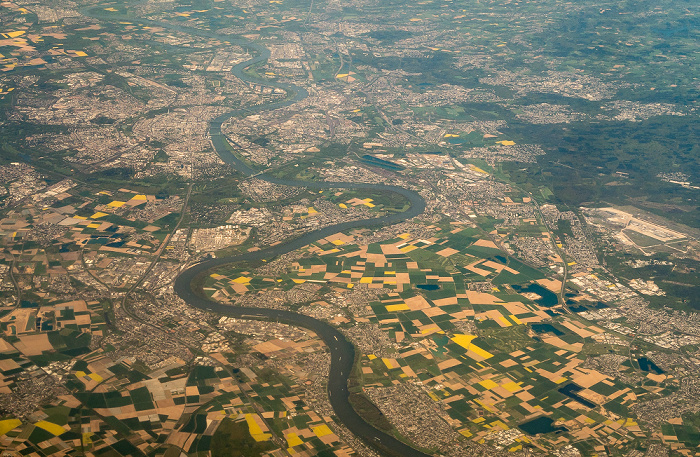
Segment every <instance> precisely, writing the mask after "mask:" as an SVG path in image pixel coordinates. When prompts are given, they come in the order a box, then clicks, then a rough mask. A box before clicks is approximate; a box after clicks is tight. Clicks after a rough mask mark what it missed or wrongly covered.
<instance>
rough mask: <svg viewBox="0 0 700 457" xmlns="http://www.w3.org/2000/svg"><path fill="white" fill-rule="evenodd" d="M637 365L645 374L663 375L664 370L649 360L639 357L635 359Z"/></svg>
mask: <svg viewBox="0 0 700 457" xmlns="http://www.w3.org/2000/svg"><path fill="white" fill-rule="evenodd" d="M637 363H639V368H641V369H642V370H643V371H646V372H651V371H653V372H654V373H656V374H663V373H664V370H662V369H661V368H659V367H658V366H656V364H655V363H654V362H652V361H651V360H649V359H647V358H646V357H640V358H639V359H637Z"/></svg>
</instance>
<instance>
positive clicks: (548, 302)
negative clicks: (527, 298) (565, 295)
mask: <svg viewBox="0 0 700 457" xmlns="http://www.w3.org/2000/svg"><path fill="white" fill-rule="evenodd" d="M511 287H512V288H513V289H514V290H515V291H517V292H530V293H535V294H537V295H539V296H540V297H541V298H538V299H537V300H535V303H537V304H538V305H540V306H546V307H547V308H551V307H552V306H555V305H556V304H557V303H559V297H557V294H555V293H554V292H552V291H550V290H548V289H545V288H544V287H542V286H540V285H539V284H535V283H533V284H529V285H528V286H527V287H523V286H518V285H515V284H514V285H512V286H511Z"/></svg>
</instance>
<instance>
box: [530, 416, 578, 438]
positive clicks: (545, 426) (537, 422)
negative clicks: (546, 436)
mask: <svg viewBox="0 0 700 457" xmlns="http://www.w3.org/2000/svg"><path fill="white" fill-rule="evenodd" d="M553 424H554V421H553V420H552V419H550V418H549V417H546V416H540V417H538V418H537V419H532V420H531V421H527V422H525V423H522V424H520V425H518V428H519V429H520V430H522V431H523V432H525V433H527V434H528V435H537V434H538V433H552V432H555V433H560V432H568V431H569V429H568V428H566V427H563V426H557V427H555V426H554V425H553Z"/></svg>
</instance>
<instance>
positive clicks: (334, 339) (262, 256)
mask: <svg viewBox="0 0 700 457" xmlns="http://www.w3.org/2000/svg"><path fill="white" fill-rule="evenodd" d="M82 13H83V14H84V15H86V16H91V17H94V18H97V19H102V20H109V21H115V20H117V21H120V20H128V21H135V22H138V23H149V24H152V25H157V26H160V27H165V28H168V29H172V30H178V31H181V32H185V33H190V34H193V35H197V36H203V37H208V38H216V39H220V40H221V41H228V42H230V43H232V44H238V45H242V46H244V47H246V48H248V49H254V50H255V51H256V52H257V55H256V56H254V57H252V58H251V59H250V60H248V61H246V62H242V63H239V64H238V65H236V66H234V67H233V69H232V70H231V71H232V72H233V74H234V75H235V76H237V77H238V78H240V79H241V80H243V81H245V82H248V83H252V84H259V85H264V86H268V87H273V88H277V89H282V90H284V91H285V92H286V93H287V94H288V95H289V94H293V95H292V96H291V97H287V98H286V99H284V100H280V101H276V102H270V103H267V104H265V105H257V106H254V107H250V108H244V109H238V110H233V111H230V112H228V113H225V114H223V115H221V116H219V117H217V118H215V119H213V120H212V121H211V122H210V124H209V134H210V136H211V141H212V144H213V146H214V149H215V150H216V153H217V154H218V155H219V157H221V159H222V160H223V161H224V162H226V163H228V164H230V165H231V166H233V167H234V168H235V169H236V170H238V171H239V172H241V173H243V174H245V175H247V176H253V175H256V176H255V177H256V178H257V179H262V180H265V181H268V182H271V183H274V184H281V185H287V186H296V187H306V188H312V189H366V190H374V191H376V190H381V191H386V192H395V193H397V194H400V195H402V196H404V197H405V198H406V199H407V200H408V201H409V203H410V206H409V208H408V209H407V210H405V211H403V212H400V213H389V214H386V215H384V216H381V217H377V218H373V219H368V220H367V219H366V220H356V221H349V222H341V223H339V224H335V225H332V226H328V227H324V228H321V229H318V230H314V231H312V232H308V233H306V234H304V235H302V236H300V237H298V238H294V239H291V240H287V241H285V242H283V243H280V244H277V245H275V246H272V247H269V248H266V249H261V250H259V251H253V252H248V253H244V254H240V255H237V256H232V257H221V258H215V259H209V260H206V261H203V262H200V263H197V264H195V265H193V266H191V267H189V268H187V269H186V270H184V271H182V272H181V273H180V275H179V276H178V277H177V278H176V280H175V284H174V290H175V293H176V294H177V295H178V296H179V297H180V298H182V299H183V300H184V301H185V302H186V303H187V304H188V305H190V306H193V307H195V308H198V309H202V310H207V311H213V312H216V313H219V314H224V315H226V316H231V317H237V318H246V319H261V320H276V321H284V322H286V323H289V324H292V325H297V326H300V327H304V328H307V329H309V330H312V331H313V332H314V333H316V334H317V335H318V336H319V338H321V339H322V340H323V342H324V343H325V344H326V345H327V346H328V349H329V352H330V357H331V366H330V373H329V376H328V398H329V400H330V403H331V406H332V407H333V412H334V413H335V415H336V417H337V419H338V420H339V421H340V422H341V423H342V424H343V425H345V426H346V427H347V428H348V429H349V430H350V431H351V432H352V433H353V434H354V435H355V436H357V437H359V438H362V439H363V440H364V441H365V442H366V443H367V444H368V445H370V446H371V447H373V448H374V449H376V450H377V451H379V452H380V453H382V454H385V455H392V456H403V457H428V454H425V453H423V452H421V451H419V450H417V449H415V448H412V447H410V446H408V445H407V444H405V443H404V442H402V441H399V440H398V439H396V438H395V437H393V436H391V435H389V434H387V433H384V432H382V431H380V430H378V429H377V428H375V427H373V426H372V425H370V424H369V423H367V422H366V421H365V420H364V419H362V417H360V415H359V414H357V412H356V411H355V410H354V409H353V407H352V405H351V404H350V401H349V394H350V392H349V390H348V378H349V377H350V374H351V372H352V368H353V363H354V360H355V348H354V347H353V345H352V344H351V343H350V342H349V341H348V340H347V339H346V338H345V336H344V335H343V334H342V333H341V332H340V331H338V330H337V329H336V328H334V327H332V326H331V325H329V324H327V323H325V322H323V321H320V320H317V319H314V318H312V317H310V316H306V315H303V314H299V313H294V312H291V311H286V310H279V309H269V308H249V307H240V306H229V305H224V304H221V303H217V302H214V301H212V300H209V299H208V298H206V297H205V295H204V294H203V293H202V291H201V290H200V291H195V290H193V287H192V283H193V281H194V280H195V279H196V278H197V277H198V276H199V275H202V274H205V273H206V272H207V271H208V270H211V269H212V268H215V267H218V266H221V265H226V264H231V263H236V262H243V261H261V260H269V259H272V258H274V257H277V256H280V255H282V254H285V253H288V252H291V251H294V250H297V249H300V248H303V247H304V246H308V245H309V244H311V243H313V242H315V241H318V240H320V239H323V238H326V237H328V236H330V235H333V234H335V233H338V232H342V231H345V230H349V229H353V228H359V227H368V226H381V225H390V224H396V223H399V222H403V221H405V220H408V219H411V218H413V217H415V216H418V215H420V214H421V213H423V211H424V210H425V200H424V199H423V197H421V196H420V195H419V194H418V193H417V192H415V191H412V190H410V189H406V188H403V187H399V186H390V185H384V184H367V183H354V182H320V181H314V182H311V181H309V182H307V181H296V180H288V179H279V178H276V177H274V176H271V175H268V174H265V173H262V174H258V173H259V171H258V170H255V169H253V168H251V167H249V166H248V165H247V164H246V163H245V162H243V161H242V160H240V159H239V158H238V157H237V156H236V155H234V154H233V153H232V152H231V151H230V149H229V145H228V142H227V141H226V138H225V136H224V135H223V134H222V132H221V125H222V124H223V123H224V122H226V121H227V120H229V119H231V118H232V117H234V116H240V115H250V114H256V113H261V112H263V111H269V110H272V109H277V108H281V107H285V106H289V105H292V104H294V103H296V102H298V101H300V100H303V99H304V98H306V97H307V96H308V92H307V91H306V89H304V88H302V87H298V86H295V85H291V84H277V83H274V84H273V83H270V82H268V81H261V80H256V79H254V78H252V77H250V76H249V75H247V74H245V73H244V70H245V69H246V68H248V67H250V66H251V65H254V64H256V63H259V62H264V61H265V60H267V59H268V57H269V56H270V51H269V50H268V49H267V48H264V47H262V46H259V45H257V44H255V43H252V42H247V41H244V40H240V39H237V38H234V37H230V36H225V35H219V34H216V33H214V32H209V31H206V30H198V29H194V28H191V27H183V26H178V25H174V24H169V23H166V22H160V21H150V20H144V19H138V18H132V17H127V16H120V15H107V14H105V13H104V11H101V10H99V9H97V8H93V9H84V10H83V11H82Z"/></svg>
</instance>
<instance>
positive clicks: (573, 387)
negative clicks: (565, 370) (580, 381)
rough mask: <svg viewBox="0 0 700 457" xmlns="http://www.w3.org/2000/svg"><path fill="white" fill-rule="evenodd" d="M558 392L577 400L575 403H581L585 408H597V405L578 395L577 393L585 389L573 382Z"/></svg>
mask: <svg viewBox="0 0 700 457" xmlns="http://www.w3.org/2000/svg"><path fill="white" fill-rule="evenodd" d="M557 390H558V391H559V392H560V393H563V394H564V395H566V396H567V397H569V398H571V399H572V400H575V401H577V402H579V403H581V404H582V405H583V406H585V407H587V408H595V403H591V402H590V401H588V400H586V399H585V398H583V397H580V396H578V395H577V394H576V392H579V391H581V390H583V387H581V386H579V385H577V384H574V383H573V382H572V383H570V384H567V385H565V386H564V387H560V388H559V389H557Z"/></svg>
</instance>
